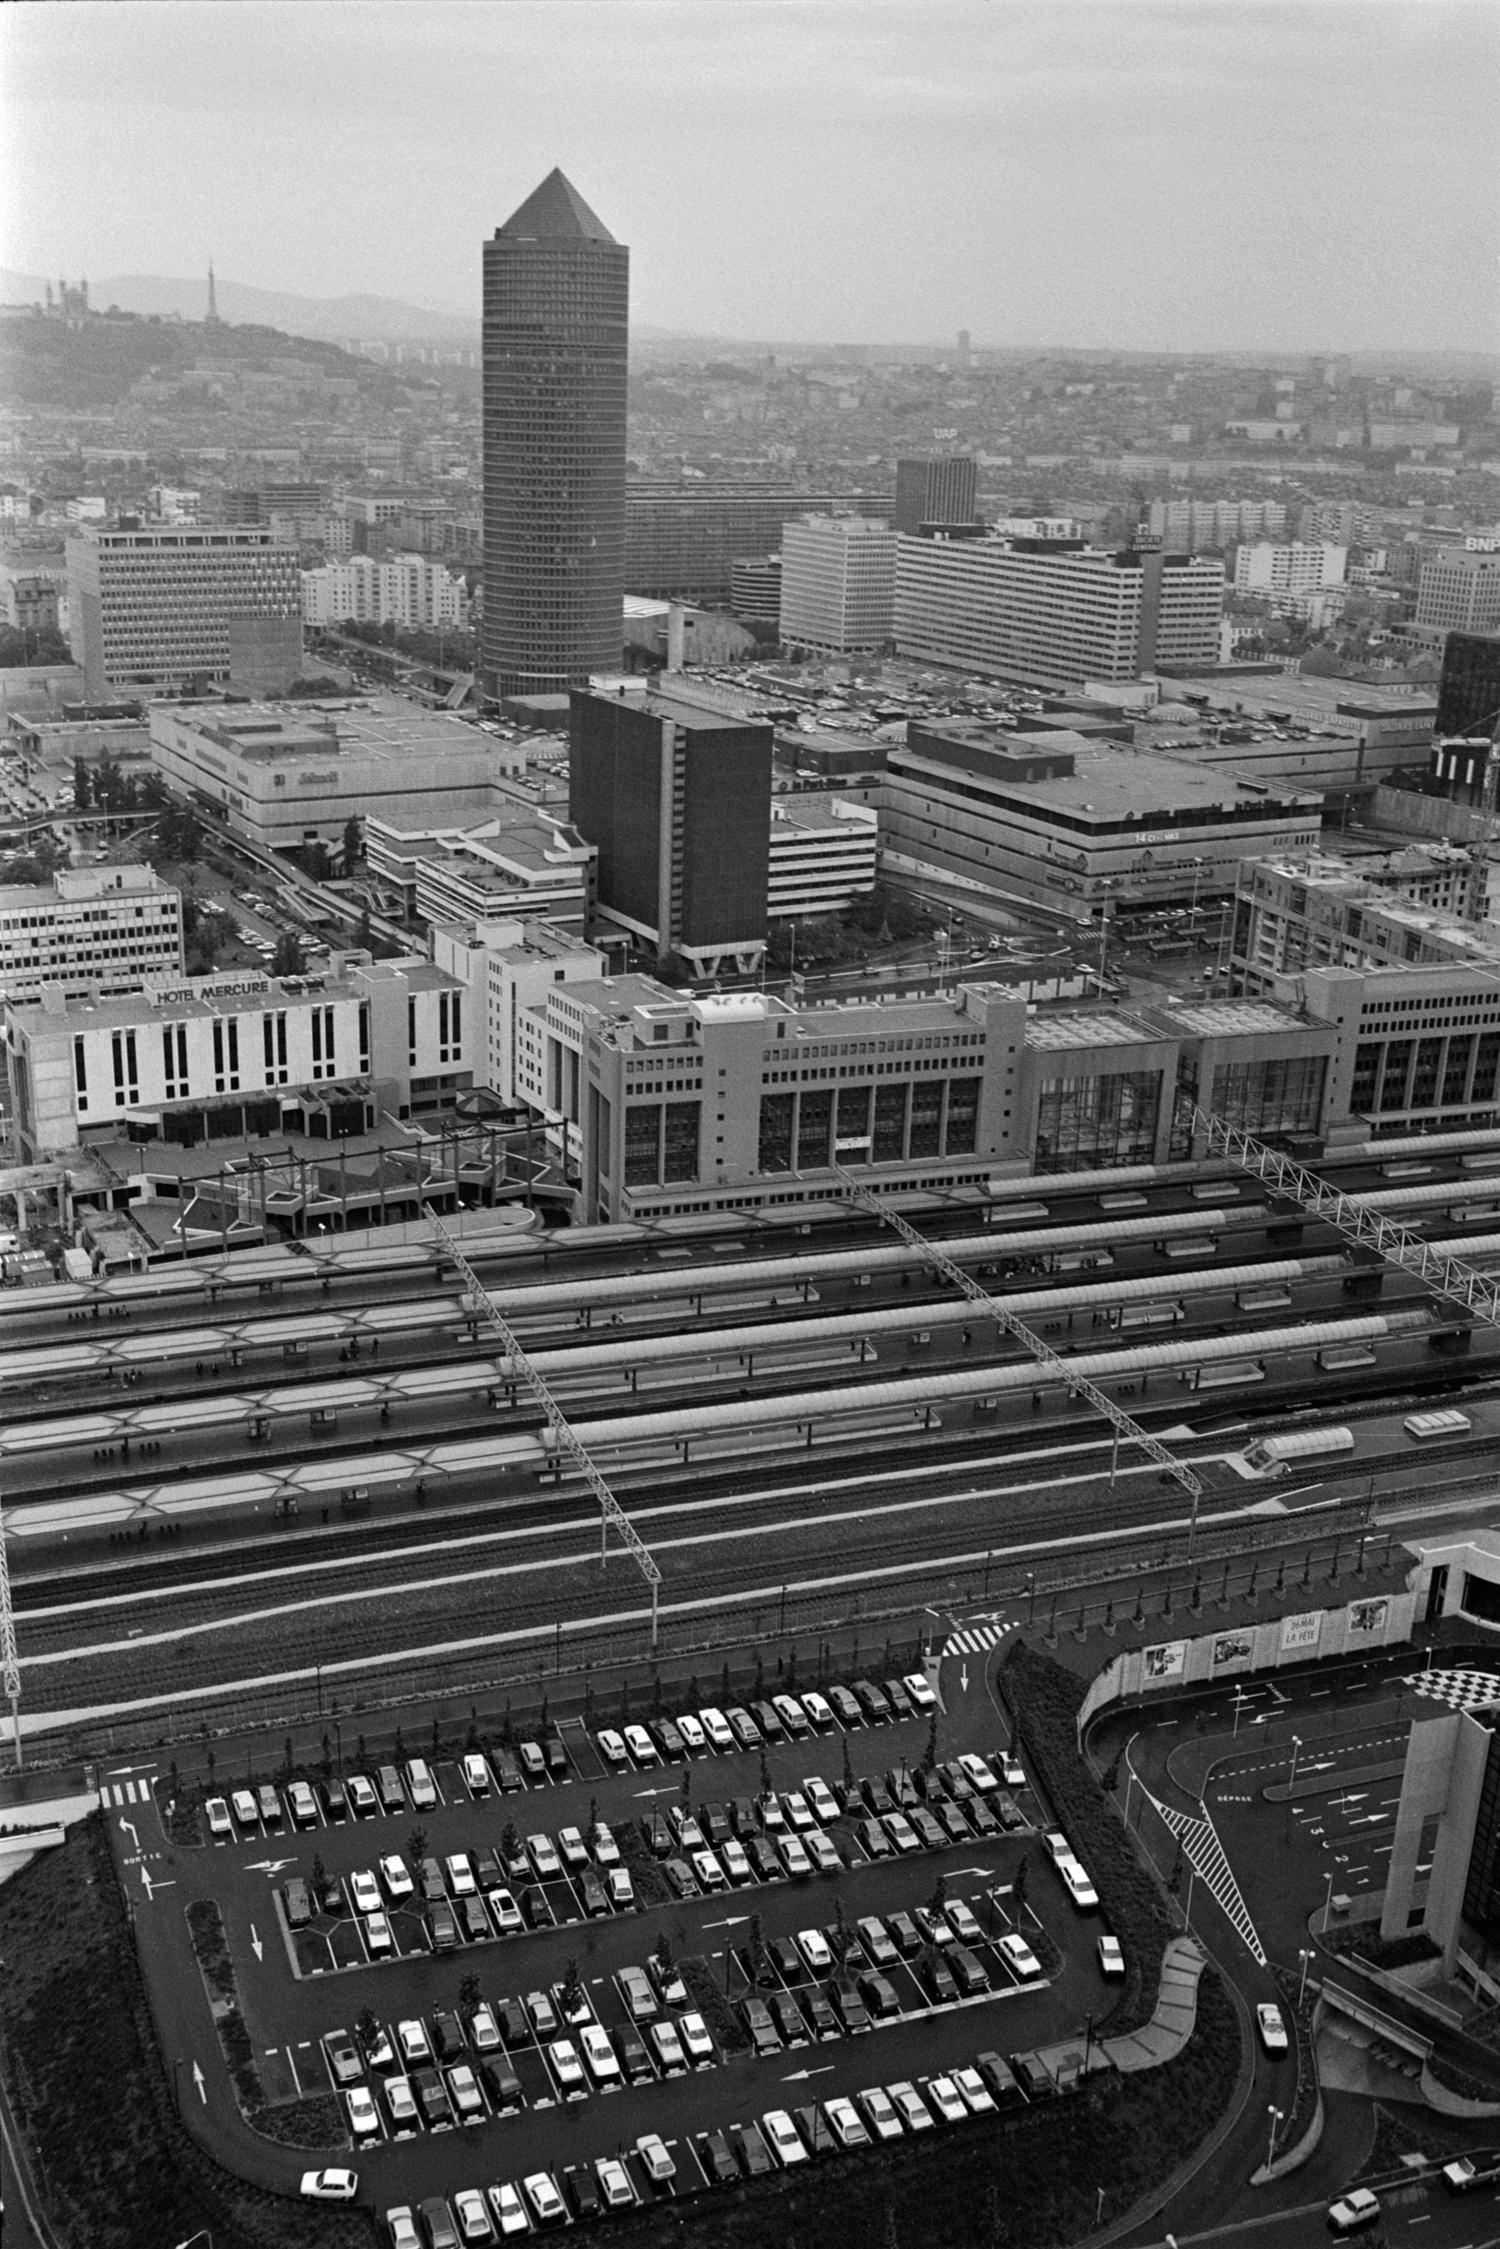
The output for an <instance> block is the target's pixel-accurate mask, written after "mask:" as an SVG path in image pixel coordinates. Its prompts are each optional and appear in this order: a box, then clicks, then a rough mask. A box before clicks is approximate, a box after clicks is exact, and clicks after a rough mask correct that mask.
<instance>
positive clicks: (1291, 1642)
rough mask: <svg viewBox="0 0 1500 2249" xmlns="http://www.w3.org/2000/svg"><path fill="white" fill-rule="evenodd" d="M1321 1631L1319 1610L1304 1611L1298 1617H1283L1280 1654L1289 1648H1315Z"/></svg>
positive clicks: (1321, 1616) (1321, 1613) (1321, 1617)
mask: <svg viewBox="0 0 1500 2249" xmlns="http://www.w3.org/2000/svg"><path fill="white" fill-rule="evenodd" d="M1322 1631H1323V1612H1322V1610H1321V1609H1304V1610H1303V1612H1302V1614H1301V1615H1300V1616H1284V1617H1283V1618H1282V1620H1281V1652H1282V1654H1283V1655H1285V1654H1286V1652H1287V1650H1288V1649H1289V1648H1315V1647H1316V1646H1317V1644H1318V1641H1319V1639H1320V1638H1321V1636H1322Z"/></svg>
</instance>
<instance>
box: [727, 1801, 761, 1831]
mask: <svg viewBox="0 0 1500 2249" xmlns="http://www.w3.org/2000/svg"><path fill="white" fill-rule="evenodd" d="M729 1824H730V1826H731V1827H732V1828H733V1829H734V1832H735V1834H736V1835H737V1836H738V1837H739V1839H740V1841H741V1842H742V1843H748V1842H749V1840H750V1838H751V1836H752V1835H759V1833H760V1819H759V1816H758V1814H757V1812H756V1809H755V1798H754V1797H753V1796H732V1797H731V1798H730V1800H729Z"/></svg>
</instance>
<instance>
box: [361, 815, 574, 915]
mask: <svg viewBox="0 0 1500 2249" xmlns="http://www.w3.org/2000/svg"><path fill="white" fill-rule="evenodd" d="M364 833H365V858H366V862H367V864H368V866H369V869H370V872H371V874H372V875H374V876H375V877H376V879H377V880H378V881H380V882H382V883H384V884H385V885H386V886H387V887H388V888H389V889H391V890H399V891H400V893H401V896H402V901H403V904H404V905H405V907H406V909H407V911H408V912H409V913H413V914H415V915H416V916H417V918H418V919H419V920H421V921H425V922H427V923H429V924H430V925H432V926H434V927H436V925H437V924H438V923H440V922H457V921H492V920H495V919H496V918H497V917H504V916H522V917H525V918H527V919H535V920H546V921H550V922H553V923H555V924H556V926H557V927H558V928H559V929H564V930H567V931H570V932H571V933H572V934H573V935H574V936H575V937H582V935H583V931H584V925H585V923H586V922H587V921H588V919H589V917H590V913H591V909H592V905H593V898H594V889H595V870H596V868H597V865H598V858H599V854H598V850H597V848H596V847H595V845H593V844H591V843H585V841H584V839H583V838H582V836H580V835H579V833H578V831H577V829H576V828H574V827H572V826H570V825H569V823H568V822H567V821H566V820H560V819H556V818H553V817H552V816H551V815H549V814H548V813H546V812H543V811H535V810H533V809H532V808H531V807H530V806H529V805H524V804H520V803H518V802H515V801H513V800H511V799H505V800H503V801H502V800H498V799H497V801H496V804H495V809H494V810H493V811H492V812H491V813H490V814H489V815H488V817H486V818H485V819H482V820H476V821H473V822H467V823H463V824H458V823H454V824H452V825H449V826H433V827H425V828H419V827H417V826H415V825H412V826H400V825H398V824H397V823H396V822H395V821H394V820H391V819H379V818H375V817H373V816H372V817H371V818H369V819H367V820H366V822H365V831H364Z"/></svg>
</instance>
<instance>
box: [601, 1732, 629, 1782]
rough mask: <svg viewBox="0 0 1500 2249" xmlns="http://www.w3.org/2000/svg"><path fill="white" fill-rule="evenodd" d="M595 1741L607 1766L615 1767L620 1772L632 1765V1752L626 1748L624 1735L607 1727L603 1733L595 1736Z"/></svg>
mask: <svg viewBox="0 0 1500 2249" xmlns="http://www.w3.org/2000/svg"><path fill="white" fill-rule="evenodd" d="M594 1740H595V1741H596V1743H597V1744H598V1748H599V1754H600V1756H601V1757H602V1758H603V1759H604V1762H605V1764H606V1765H613V1766H614V1767H615V1769H616V1770H617V1771H618V1770H620V1769H621V1768H622V1767H623V1766H625V1765H628V1764H629V1763H630V1751H629V1750H628V1749H627V1748H626V1746H625V1736H624V1735H623V1734H617V1733H616V1732H615V1731H614V1729H613V1728H612V1727H609V1726H606V1727H605V1729H604V1731H603V1733H601V1734H595V1736H594Z"/></svg>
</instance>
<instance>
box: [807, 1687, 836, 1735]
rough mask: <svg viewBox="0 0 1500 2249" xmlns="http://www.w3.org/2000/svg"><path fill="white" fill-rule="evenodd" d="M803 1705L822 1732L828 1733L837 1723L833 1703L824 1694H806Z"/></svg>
mask: <svg viewBox="0 0 1500 2249" xmlns="http://www.w3.org/2000/svg"><path fill="white" fill-rule="evenodd" d="M802 1707H803V1709H804V1710H805V1711H806V1712H807V1715H808V1717H809V1718H810V1719H811V1720H812V1722H813V1724H814V1725H815V1726H816V1727H817V1729H818V1732H819V1733H820V1734H826V1733H828V1732H829V1731H830V1730H831V1729H832V1728H833V1726H835V1725H836V1724H837V1720H836V1719H835V1717H834V1715H833V1705H832V1703H831V1702H829V1701H828V1699H827V1697H826V1696H824V1695H818V1694H811V1695H804V1696H803V1697H802Z"/></svg>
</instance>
